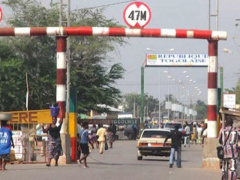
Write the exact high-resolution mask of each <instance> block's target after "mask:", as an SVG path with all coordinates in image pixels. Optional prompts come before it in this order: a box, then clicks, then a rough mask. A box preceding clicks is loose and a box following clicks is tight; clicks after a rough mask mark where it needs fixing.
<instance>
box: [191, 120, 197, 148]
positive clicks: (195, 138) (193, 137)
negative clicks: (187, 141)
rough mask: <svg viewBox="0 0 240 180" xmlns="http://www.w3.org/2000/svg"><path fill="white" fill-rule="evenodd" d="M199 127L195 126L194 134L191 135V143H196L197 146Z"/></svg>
mask: <svg viewBox="0 0 240 180" xmlns="http://www.w3.org/2000/svg"><path fill="white" fill-rule="evenodd" d="M197 135H198V134H197V127H196V124H194V125H193V130H192V134H191V141H192V143H194V142H195V144H197Z"/></svg>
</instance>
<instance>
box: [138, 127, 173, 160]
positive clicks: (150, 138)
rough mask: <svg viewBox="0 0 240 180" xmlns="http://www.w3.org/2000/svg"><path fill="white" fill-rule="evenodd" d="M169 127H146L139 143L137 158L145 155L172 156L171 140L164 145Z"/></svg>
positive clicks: (139, 158) (140, 158)
mask: <svg viewBox="0 0 240 180" xmlns="http://www.w3.org/2000/svg"><path fill="white" fill-rule="evenodd" d="M169 133H170V130H167V129H144V130H143V132H142V134H141V136H140V139H139V140H138V143H137V148H138V151H137V159H138V160H142V159H143V156H170V152H171V140H170V139H169V140H168V141H167V142H166V145H165V146H164V145H163V143H164V140H165V139H166V137H167V136H168V135H169Z"/></svg>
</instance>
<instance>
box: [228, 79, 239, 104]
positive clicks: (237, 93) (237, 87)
mask: <svg viewBox="0 0 240 180" xmlns="http://www.w3.org/2000/svg"><path fill="white" fill-rule="evenodd" d="M225 92H226V93H233V94H236V103H237V104H240V78H239V79H238V81H237V84H236V87H233V88H232V89H225Z"/></svg>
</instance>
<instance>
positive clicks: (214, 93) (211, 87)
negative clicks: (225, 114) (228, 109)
mask: <svg viewBox="0 0 240 180" xmlns="http://www.w3.org/2000/svg"><path fill="white" fill-rule="evenodd" d="M208 57H209V61H208V108H207V109H208V122H207V123H208V133H207V137H208V138H216V137H217V136H218V132H217V102H218V86H217V73H218V41H214V40H209V41H208Z"/></svg>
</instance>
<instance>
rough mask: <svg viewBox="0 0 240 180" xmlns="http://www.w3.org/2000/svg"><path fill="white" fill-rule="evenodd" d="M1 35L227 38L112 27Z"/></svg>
mask: <svg viewBox="0 0 240 180" xmlns="http://www.w3.org/2000/svg"><path fill="white" fill-rule="evenodd" d="M0 36H126V37H159V38H190V39H208V40H210V39H212V40H226V39H227V32H225V31H207V30H185V29H129V28H110V27H16V28H0Z"/></svg>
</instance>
